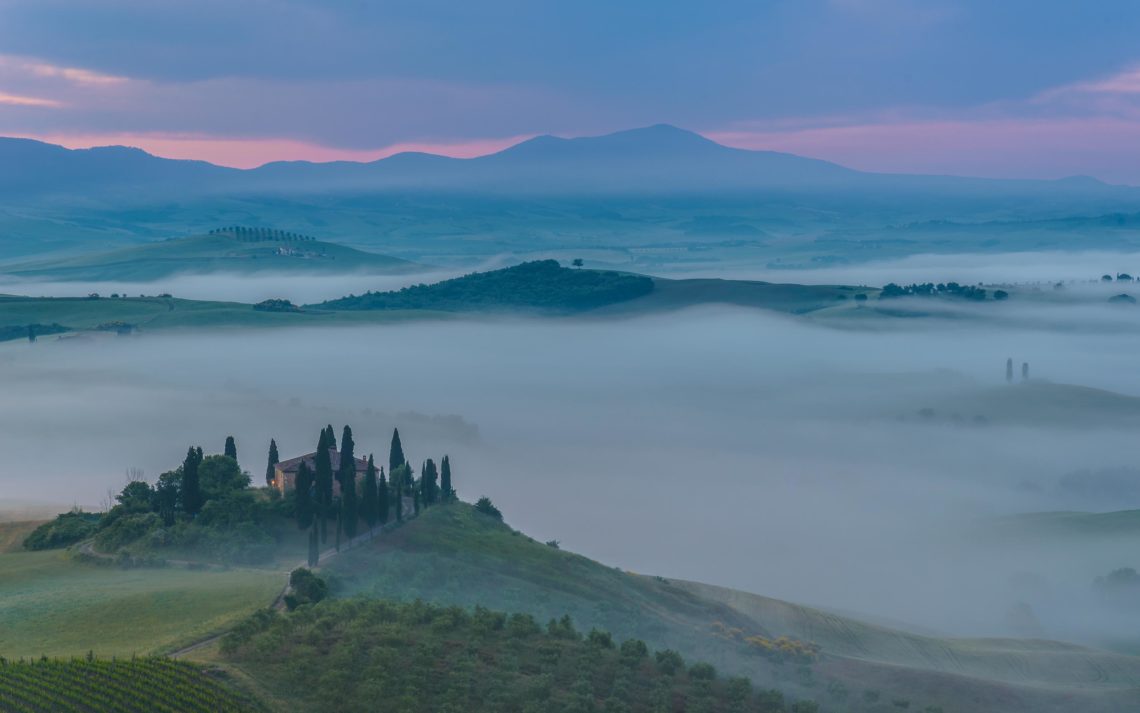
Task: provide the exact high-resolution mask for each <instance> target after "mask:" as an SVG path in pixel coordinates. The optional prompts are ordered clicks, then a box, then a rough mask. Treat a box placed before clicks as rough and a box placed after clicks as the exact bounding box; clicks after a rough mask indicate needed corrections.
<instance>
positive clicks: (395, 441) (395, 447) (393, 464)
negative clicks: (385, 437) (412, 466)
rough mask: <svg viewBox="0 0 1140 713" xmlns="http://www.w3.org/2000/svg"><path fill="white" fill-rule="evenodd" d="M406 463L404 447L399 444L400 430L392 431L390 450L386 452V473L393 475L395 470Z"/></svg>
mask: <svg viewBox="0 0 1140 713" xmlns="http://www.w3.org/2000/svg"><path fill="white" fill-rule="evenodd" d="M406 462H407V459H405V458H404V446H403V445H401V444H400V429H398V428H394V429H392V448H391V449H390V450H389V451H388V472H389V473H391V474H392V475H395V473H396V469H397V468H399V467H400V466H402V465H403V464H404V463H406Z"/></svg>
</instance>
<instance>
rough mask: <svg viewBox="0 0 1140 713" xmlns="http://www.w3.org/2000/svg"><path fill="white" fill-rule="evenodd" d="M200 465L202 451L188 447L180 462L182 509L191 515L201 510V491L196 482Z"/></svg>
mask: <svg viewBox="0 0 1140 713" xmlns="http://www.w3.org/2000/svg"><path fill="white" fill-rule="evenodd" d="M201 464H202V449H201V448H194V447H193V446H191V447H190V450H188V451H186V459H185V460H184V461H182V509H183V510H185V511H186V512H187V513H189V514H191V515H196V514H198V511H199V510H201V509H202V490H201V487H200V485H199V482H198V466H199V465H201Z"/></svg>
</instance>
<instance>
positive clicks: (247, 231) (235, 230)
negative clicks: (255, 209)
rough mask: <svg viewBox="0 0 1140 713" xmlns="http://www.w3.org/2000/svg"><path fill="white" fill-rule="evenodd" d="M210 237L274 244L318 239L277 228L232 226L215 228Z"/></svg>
mask: <svg viewBox="0 0 1140 713" xmlns="http://www.w3.org/2000/svg"><path fill="white" fill-rule="evenodd" d="M210 235H227V236H229V237H232V238H237V239H238V240H239V241H241V242H246V243H257V242H262V241H273V242H314V241H315V240H316V238H314V237H312V236H311V235H301V234H300V233H290V232H288V231H285V230H277V229H276V228H247V227H245V226H242V225H231V226H229V227H228V228H215V229H213V230H211V231H210Z"/></svg>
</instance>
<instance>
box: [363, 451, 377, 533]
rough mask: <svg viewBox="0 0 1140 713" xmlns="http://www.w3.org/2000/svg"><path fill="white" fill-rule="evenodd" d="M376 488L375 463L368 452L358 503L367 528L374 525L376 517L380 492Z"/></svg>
mask: <svg viewBox="0 0 1140 713" xmlns="http://www.w3.org/2000/svg"><path fill="white" fill-rule="evenodd" d="M377 488H378V485H377V482H376V464H375V463H374V462H373V460H372V454H369V455H368V469H367V470H365V471H364V487H363V491H364V492H363V494H362V495H363V498H362V500H361V503H360V514H361V515H363V516H364V522H366V523H368V529H369V530H371V529H372V528H374V527H376V517H377V515H378V514H379V504H380V503H379V497H380V492H379V490H378V489H377Z"/></svg>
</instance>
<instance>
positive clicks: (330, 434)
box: [325, 423, 336, 451]
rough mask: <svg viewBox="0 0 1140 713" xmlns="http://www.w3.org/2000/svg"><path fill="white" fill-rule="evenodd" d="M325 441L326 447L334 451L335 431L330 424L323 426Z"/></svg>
mask: <svg viewBox="0 0 1140 713" xmlns="http://www.w3.org/2000/svg"><path fill="white" fill-rule="evenodd" d="M325 439H326V440H327V442H328V447H329V448H331V449H333V450H334V451H335V450H336V431H334V430H333V427H332V424H331V423H330V424H329V425H327V426H325Z"/></svg>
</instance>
